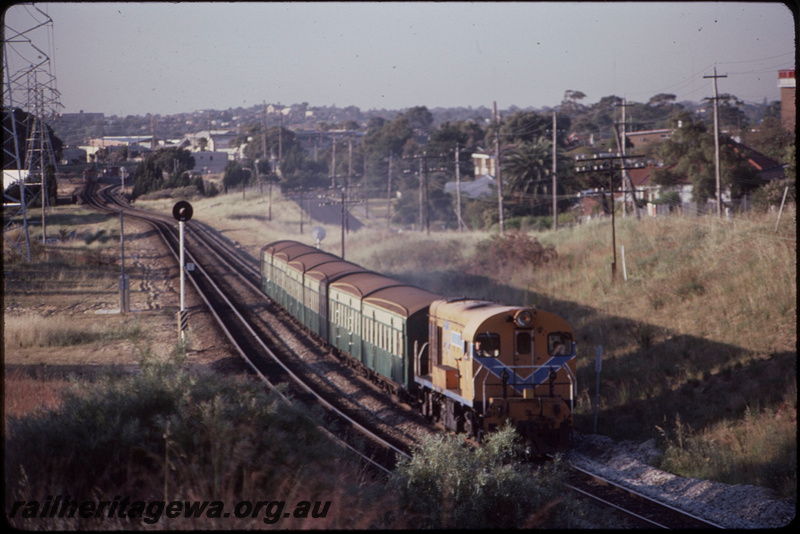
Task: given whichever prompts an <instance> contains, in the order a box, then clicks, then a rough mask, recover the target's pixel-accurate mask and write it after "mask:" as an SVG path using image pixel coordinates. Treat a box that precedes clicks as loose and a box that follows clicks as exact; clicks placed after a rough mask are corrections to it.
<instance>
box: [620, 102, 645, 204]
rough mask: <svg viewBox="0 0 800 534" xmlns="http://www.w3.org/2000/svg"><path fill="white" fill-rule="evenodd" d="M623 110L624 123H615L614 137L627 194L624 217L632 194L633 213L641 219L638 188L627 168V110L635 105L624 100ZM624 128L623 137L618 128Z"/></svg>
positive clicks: (625, 194) (624, 194) (623, 199)
mask: <svg viewBox="0 0 800 534" xmlns="http://www.w3.org/2000/svg"><path fill="white" fill-rule="evenodd" d="M617 105H618V106H620V107H621V108H622V122H621V123H614V137H615V139H616V141H617V147H618V148H619V151H620V154H622V158H623V160H622V162H623V165H622V168H623V170H622V184H623V189H624V190H625V192H624V193H623V195H622V216H623V217H626V216H627V213H628V208H627V202H628V192H630V193H631V198H632V199H633V211H634V213H635V214H636V218H637V219H640V218H641V216H640V215H639V207H638V206H637V205H636V187H634V185H633V180H632V179H631V175H630V174H629V173H628V169H627V168H625V157H626V156H625V150H626V147H625V145H626V144H627V139H628V135H627V132H626V128H625V127H626V120H625V108H627V107H628V106H632V105H633V104H628V103H627V100H626V99H625V98H623V99H622V104H617ZM620 125H621V126H622V135H620V133H619V130H618V129H617V126H620Z"/></svg>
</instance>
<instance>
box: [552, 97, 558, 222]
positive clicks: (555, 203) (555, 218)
mask: <svg viewBox="0 0 800 534" xmlns="http://www.w3.org/2000/svg"><path fill="white" fill-rule="evenodd" d="M553 230H558V200H557V198H556V112H555V111H554V112H553Z"/></svg>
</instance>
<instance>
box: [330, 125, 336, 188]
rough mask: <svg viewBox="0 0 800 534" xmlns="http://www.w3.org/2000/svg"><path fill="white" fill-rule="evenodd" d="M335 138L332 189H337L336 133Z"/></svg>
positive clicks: (333, 135)
mask: <svg viewBox="0 0 800 534" xmlns="http://www.w3.org/2000/svg"><path fill="white" fill-rule="evenodd" d="M331 137H332V138H333V156H332V160H331V189H336V134H332V136H331Z"/></svg>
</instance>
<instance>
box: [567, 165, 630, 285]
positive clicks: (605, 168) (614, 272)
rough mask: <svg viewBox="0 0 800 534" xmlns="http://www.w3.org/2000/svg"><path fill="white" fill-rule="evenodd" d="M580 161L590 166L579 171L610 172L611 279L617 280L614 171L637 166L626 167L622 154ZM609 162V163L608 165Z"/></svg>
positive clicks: (578, 170) (623, 190) (623, 189)
mask: <svg viewBox="0 0 800 534" xmlns="http://www.w3.org/2000/svg"><path fill="white" fill-rule="evenodd" d="M629 157H630V158H643V157H644V156H629ZM615 159H617V160H622V162H623V164H622V165H621V166H620V167H618V168H615V167H614V160H615ZM578 161H579V162H580V163H585V164H588V165H590V166H586V167H578V169H577V171H576V172H578V173H598V172H603V171H606V172H608V182H609V189H610V193H611V249H612V255H613V261H612V262H611V281H612V282H613V281H616V279H617V228H616V218H615V216H614V212H615V211H616V210H615V209H614V208H615V206H614V172H615V171H616V170H620V171H625V170H628V169H632V168H635V167H625V165H624V161H625V158H624V157H623V156H621V155H617V156H602V157H596V156H595V157H594V158H592V159H591V160H578ZM606 163H607V165H606ZM622 192H623V194H624V193H625V187H623V188H622Z"/></svg>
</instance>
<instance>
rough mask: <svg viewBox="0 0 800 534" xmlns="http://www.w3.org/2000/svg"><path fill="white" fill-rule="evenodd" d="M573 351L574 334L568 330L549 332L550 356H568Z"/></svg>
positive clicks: (548, 349) (548, 351) (548, 346)
mask: <svg viewBox="0 0 800 534" xmlns="http://www.w3.org/2000/svg"><path fill="white" fill-rule="evenodd" d="M570 352H572V336H571V335H570V334H569V333H567V332H552V333H550V334H547V353H548V354H549V355H550V356H566V355H568V354H569V353H570Z"/></svg>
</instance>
